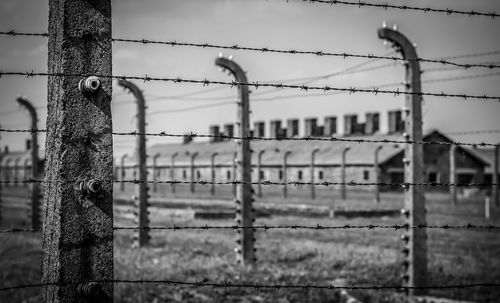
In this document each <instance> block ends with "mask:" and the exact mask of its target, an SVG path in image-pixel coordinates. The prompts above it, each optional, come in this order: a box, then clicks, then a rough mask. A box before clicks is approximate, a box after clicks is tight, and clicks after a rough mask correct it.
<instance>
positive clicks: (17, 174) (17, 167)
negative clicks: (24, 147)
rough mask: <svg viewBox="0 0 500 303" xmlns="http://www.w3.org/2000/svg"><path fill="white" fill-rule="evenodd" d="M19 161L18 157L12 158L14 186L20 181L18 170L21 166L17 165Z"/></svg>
mask: <svg viewBox="0 0 500 303" xmlns="http://www.w3.org/2000/svg"><path fill="white" fill-rule="evenodd" d="M19 162H21V159H20V158H17V159H15V160H14V180H16V183H14V186H15V187H18V186H19V181H20V177H19V171H20V170H21V167H20V166H19Z"/></svg>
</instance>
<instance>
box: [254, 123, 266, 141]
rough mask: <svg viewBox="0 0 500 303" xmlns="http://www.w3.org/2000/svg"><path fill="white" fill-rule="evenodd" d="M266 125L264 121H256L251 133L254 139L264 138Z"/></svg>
mask: <svg viewBox="0 0 500 303" xmlns="http://www.w3.org/2000/svg"><path fill="white" fill-rule="evenodd" d="M265 126H266V124H265V123H264V121H256V122H254V124H253V133H254V135H255V137H259V138H263V137H265V136H266V129H265Z"/></svg>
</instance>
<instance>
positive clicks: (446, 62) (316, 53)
mask: <svg viewBox="0 0 500 303" xmlns="http://www.w3.org/2000/svg"><path fill="white" fill-rule="evenodd" d="M303 1H305V0H303ZM0 35H9V36H40V37H48V34H47V33H27V32H17V31H13V30H11V31H7V32H5V31H4V32H0ZM111 41H112V42H123V43H140V44H159V45H168V46H188V47H199V48H214V49H227V50H243V51H255V52H259V53H279V54H290V55H314V56H330V57H340V58H343V59H347V58H368V59H383V60H392V61H399V62H407V61H417V62H426V63H435V64H441V65H448V66H456V67H461V68H464V69H469V68H490V69H494V68H495V69H496V68H500V65H498V64H493V63H491V64H483V63H471V64H469V63H457V62H453V61H449V60H446V59H425V58H412V59H404V58H400V57H397V56H384V55H374V54H355V53H348V52H329V51H321V50H316V51H312V50H297V49H288V50H287V49H277V48H270V47H251V46H240V45H238V44H233V45H221V44H214V43H194V42H178V41H175V40H168V41H167V40H164V41H162V40H149V39H127V38H111ZM490 53H492V54H493V52H488V53H480V55H483V54H486V55H489V54H490ZM455 57H456V58H463V56H455ZM471 57H474V56H472V55H471Z"/></svg>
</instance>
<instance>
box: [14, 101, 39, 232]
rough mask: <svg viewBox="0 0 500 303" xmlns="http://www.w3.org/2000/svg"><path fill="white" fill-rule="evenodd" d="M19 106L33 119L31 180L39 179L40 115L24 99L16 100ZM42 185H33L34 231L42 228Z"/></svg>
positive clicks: (32, 225) (32, 223) (32, 219)
mask: <svg viewBox="0 0 500 303" xmlns="http://www.w3.org/2000/svg"><path fill="white" fill-rule="evenodd" d="M16 101H17V103H19V105H21V106H23V107H24V108H26V110H28V112H29V114H30V118H31V126H30V127H31V130H32V132H31V150H30V152H31V178H32V179H39V178H40V177H41V176H40V159H39V157H38V150H39V148H38V132H37V131H38V125H37V123H38V115H37V113H36V109H35V107H34V106H33V105H32V104H31V102H29V101H28V100H27V99H26V98H24V97H18V98H17V99H16ZM40 208H41V206H40V183H37V182H34V183H32V184H31V227H32V228H34V229H39V228H41V226H40V225H41V222H40V221H41V220H40Z"/></svg>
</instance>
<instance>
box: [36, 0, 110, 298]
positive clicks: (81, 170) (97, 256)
mask: <svg viewBox="0 0 500 303" xmlns="http://www.w3.org/2000/svg"><path fill="white" fill-rule="evenodd" d="M76 16H77V17H76ZM48 49H49V53H48V72H49V74H59V75H58V76H49V77H48V118H47V143H46V148H45V151H46V153H45V159H46V165H45V167H46V174H45V184H44V189H45V195H44V198H45V199H44V200H45V201H44V202H45V203H44V208H43V219H44V220H43V234H42V236H43V245H42V247H43V249H42V281H41V282H42V285H44V286H43V287H42V301H43V302H44V303H84V302H89V301H91V302H98V301H101V302H113V283H105V282H91V281H107V280H112V279H113V161H112V159H113V137H112V130H113V127H112V119H111V106H110V105H111V95H112V85H111V78H108V77H109V76H111V74H112V73H111V1H110V0H102V1H92V2H89V1H88V0H49V42H48ZM65 74H67V75H68V76H65ZM78 74H84V75H89V76H88V77H87V76H82V77H75V76H74V75H78ZM93 74H96V75H104V76H105V77H103V78H101V79H99V78H97V77H94V76H92V75H93ZM79 81H80V82H79ZM79 88H80V89H79ZM33 146H34V147H35V146H36V142H33ZM32 165H33V166H37V161H33V163H32Z"/></svg>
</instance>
